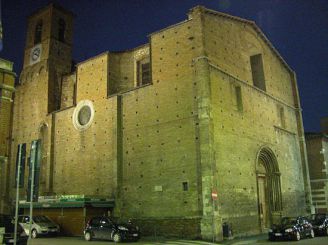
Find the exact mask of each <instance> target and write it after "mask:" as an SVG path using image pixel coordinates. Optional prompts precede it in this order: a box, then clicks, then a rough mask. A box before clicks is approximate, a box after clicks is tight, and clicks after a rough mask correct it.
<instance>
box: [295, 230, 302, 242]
mask: <svg viewBox="0 0 328 245" xmlns="http://www.w3.org/2000/svg"><path fill="white" fill-rule="evenodd" d="M294 240H295V241H299V240H301V234H300V233H299V232H298V231H296V233H295V239H294Z"/></svg>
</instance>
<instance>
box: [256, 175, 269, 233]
mask: <svg viewBox="0 0 328 245" xmlns="http://www.w3.org/2000/svg"><path fill="white" fill-rule="evenodd" d="M257 180H258V188H259V213H260V220H261V228H262V230H264V229H265V228H269V218H268V217H269V210H268V201H267V200H268V198H267V188H266V178H265V176H258V179H257Z"/></svg>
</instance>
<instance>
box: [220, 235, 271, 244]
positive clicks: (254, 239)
mask: <svg viewBox="0 0 328 245" xmlns="http://www.w3.org/2000/svg"><path fill="white" fill-rule="evenodd" d="M267 239H268V235H267V234H260V235H254V236H248V237H241V238H236V239H232V240H224V241H223V243H222V244H224V245H242V244H255V243H257V242H258V241H265V240H267Z"/></svg>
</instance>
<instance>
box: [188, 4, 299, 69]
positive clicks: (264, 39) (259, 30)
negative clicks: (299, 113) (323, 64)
mask: <svg viewBox="0 0 328 245" xmlns="http://www.w3.org/2000/svg"><path fill="white" fill-rule="evenodd" d="M198 9H200V10H201V11H202V12H203V13H206V14H212V15H217V16H221V17H224V18H227V19H232V20H235V21H238V22H242V23H245V24H248V25H250V26H252V27H253V28H254V30H255V31H256V32H257V34H259V36H260V37H261V38H262V39H263V41H264V42H265V43H266V44H267V45H268V46H269V47H270V49H271V50H272V51H273V53H274V54H275V55H276V56H277V57H278V59H279V60H280V61H281V62H282V63H283V64H284V66H285V67H286V68H287V69H288V70H289V71H290V72H291V73H293V72H294V70H293V69H291V67H290V66H289V65H288V64H287V62H286V61H285V60H284V59H283V57H282V56H281V55H280V53H279V52H278V50H277V49H276V48H275V47H274V46H273V44H272V43H271V42H270V40H269V39H268V38H267V37H266V35H265V34H264V33H263V31H262V30H261V29H260V28H259V27H258V26H257V25H256V23H255V21H252V20H247V19H243V18H240V17H237V16H233V15H229V14H226V13H222V12H218V11H215V10H212V9H208V8H205V7H204V6H201V5H197V6H195V7H193V8H191V9H190V11H189V13H191V12H193V11H195V10H198Z"/></svg>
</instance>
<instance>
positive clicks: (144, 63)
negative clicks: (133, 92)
mask: <svg viewBox="0 0 328 245" xmlns="http://www.w3.org/2000/svg"><path fill="white" fill-rule="evenodd" d="M150 82H151V77H150V62H149V57H146V58H144V59H142V60H139V61H137V87H139V86H142V85H145V84H148V83H150Z"/></svg>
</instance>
